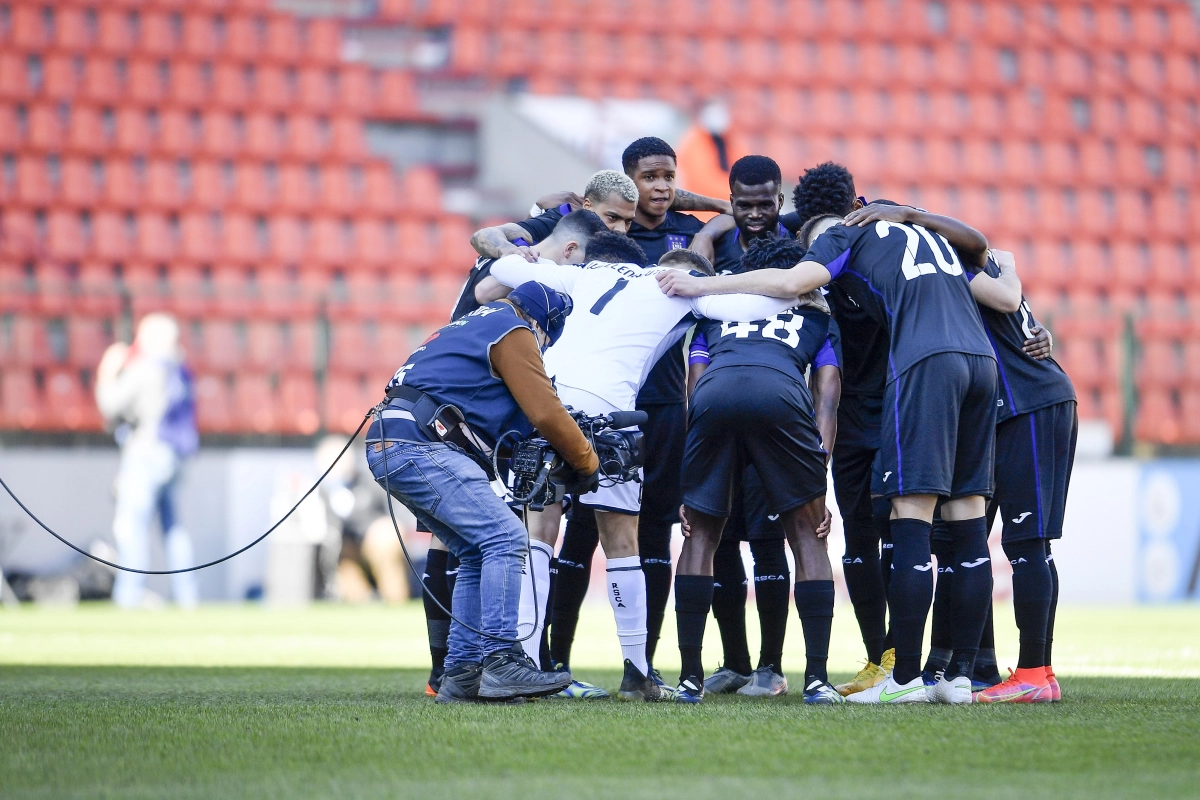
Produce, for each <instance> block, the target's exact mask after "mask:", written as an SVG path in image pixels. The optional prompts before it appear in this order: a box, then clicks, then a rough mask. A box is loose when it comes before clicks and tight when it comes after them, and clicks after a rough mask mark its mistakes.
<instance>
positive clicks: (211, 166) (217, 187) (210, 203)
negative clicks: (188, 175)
mask: <svg viewBox="0 0 1200 800" xmlns="http://www.w3.org/2000/svg"><path fill="white" fill-rule="evenodd" d="M227 195H228V191H227V186H226V181H225V179H224V178H223V177H222V175H221V167H220V166H219V165H218V164H217V163H216V162H213V161H195V162H192V203H194V204H195V205H198V206H201V207H203V208H219V207H221V206H223V205H224V204H225V203H226V202H227V201H228V196H227Z"/></svg>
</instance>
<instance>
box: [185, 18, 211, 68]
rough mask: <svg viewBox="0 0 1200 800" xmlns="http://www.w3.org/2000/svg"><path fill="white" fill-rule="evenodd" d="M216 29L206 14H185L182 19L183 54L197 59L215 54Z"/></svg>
mask: <svg viewBox="0 0 1200 800" xmlns="http://www.w3.org/2000/svg"><path fill="white" fill-rule="evenodd" d="M217 51H218V46H217V36H216V27H215V25H214V23H213V18H212V17H211V16H209V15H208V14H187V15H185V16H184V18H183V52H185V53H187V54H188V55H190V56H195V57H197V58H207V57H210V56H213V55H215V54H216V53H217Z"/></svg>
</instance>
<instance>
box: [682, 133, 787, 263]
mask: <svg viewBox="0 0 1200 800" xmlns="http://www.w3.org/2000/svg"><path fill="white" fill-rule="evenodd" d="M782 188H783V173H782V172H780V170H779V165H778V164H776V163H775V161H773V160H772V159H770V158H767V157H766V156H743V157H742V158H739V159H738V160H737V161H735V162H734V163H733V166H732V167H731V168H730V170H729V205H730V207H731V208H732V209H733V213H732V214H722V215H720V216H717V217H713V218H712V219H711V220H709V221H708V223H707V224H706V225H705V226H704V228H702V229H701V230H700V232H699V233H697V234H696V235H695V237H694V238H693V239H692V243H691V244H690V245H689V249H691V250H695V251H696V252H697V253H699V254H700V255H702V256H704V257H705V258H707V259H709V260H710V261H712V265H713V269H715V270H716V271H717V273H718V274H722V273H726V272H737V271H739V265H740V264H741V261H742V256H743V255H745V253H746V251H747V250H749V249H750V245H751V244H752V243H753V242H754V241H756V240H758V239H772V238H779V237H787V238H789V239H790V238H791V233H790V232H789V231H788V230H787V229H786V228H784V227H783V225H781V224H780V222H779V212H780V211H781V210H782V209H783V192H782Z"/></svg>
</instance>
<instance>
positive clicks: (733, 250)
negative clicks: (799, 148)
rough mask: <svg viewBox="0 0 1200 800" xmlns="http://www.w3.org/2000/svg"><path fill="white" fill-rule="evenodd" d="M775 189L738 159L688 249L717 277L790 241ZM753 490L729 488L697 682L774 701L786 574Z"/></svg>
mask: <svg viewBox="0 0 1200 800" xmlns="http://www.w3.org/2000/svg"><path fill="white" fill-rule="evenodd" d="M782 185H783V175H782V173H781V172H780V170H779V165H778V164H776V163H775V161H773V160H772V159H770V158H768V157H766V156H760V155H750V156H745V157H743V158H740V159H738V160H737V161H736V162H734V164H733V167H732V168H731V169H730V172H729V203H730V206H731V207H732V209H733V214H732V215H728V214H723V215H721V216H718V217H715V218H713V219H712V220H710V221H709V222H708V224H706V225H705V226H704V228H703V229H702V230H701V231H700V233H698V234H696V236H695V237H694V238H693V239H692V243H691V245H690V246H689V248H688V249H690V250H693V251H695V252H698V253H700V254H701V255H703V256H705V257H706V258H709V259H713V267H714V269H716V271H717V272H718V273H737V272H741V271H742V265H743V260H744V256H745V255H746V253H747V250H748V248H749V247H750V246H751V245H752V244H754V243H757V242H764V241H769V240H772V239H776V238H783V239H787V240H791V238H792V236H791V234H790V233H789V232H788V231H787V230H785V229H784V228H783V227H782V226H781V225H780V224H779V212H780V210H781V209H782V207H783V193H782V191H781V188H782ZM714 240H715V241H714ZM701 343H703V337H697V338H696V339H693V342H692V350H691V355H690V356H689V375H688V386H689V387H693V386H694V385H695V381H696V380H698V379H699V376H700V374H702V373H703V370H704V369H705V367H706V366H707V363H708V361H707V355H706V354H704V352H703V350H701V349H700V348H699V345H700V344H701ZM689 393H690V392H689ZM834 405H835V406H836V403H835V404H834ZM830 444H832V439H831V440H830ZM761 487H762V483H761V479H760V478H759V476H758V473H757V472H756V471H755V470H754V468H753V467H750V468H748V469H746V471H745V473H744V475H742V476H741V480H739V481H738V482H737V488H736V490H735V492H734V498H733V505H732V510H731V513H730V516H729V520H728V522H727V524H726V526H725V529H724V532H723V534H722V538H721V543H720V545H719V546H718V547H717V550H716V553H715V555H714V556H713V578H714V583H713V598H712V611H713V616H714V617H715V618H716V620H717V627H718V629H719V630H720V632H721V643H722V646H723V648H722V649H723V651H724V659H723V664H722V666H721V667H720V668H718V669H717V671H716V672H714V673H713V674H712V675H711V676H709V678H708V679H706V681H705V684H704V687H705V691H706V692H708V693H710V694H726V693H730V692H737V693H738V694H742V695H749V696H760V695H767V696H775V695H780V694H783V693H784V692H785V691H786V688H787V681H786V679H785V678H784V676H783V668H782V664H781V663H780V662H781V661H782V657H783V640H784V636H785V634H786V632H787V618H788V594H789V588H788V568H787V556H786V554H785V552H784V544H785V542H786V541H787V538H786V536H785V534H784V530H783V526H782V525H781V524H780V522H779V518H778V515H774V514H769V513H768V512H767V511H766V499H765V496H764V495H763V492H762V488H761ZM743 541H749V542H750V553H751V555H752V556H753V559H754V585H755V590H754V594H755V603H756V605H757V607H758V622H759V629H760V642H761V650H760V653H759V668H758V669H754V670H752V668H751V666H750V648H749V646H748V644H747V642H746V595H747V592H746V583H747V581H746V572H745V567H744V565H743V563H742V554H741V548H740V543H741V542H743Z"/></svg>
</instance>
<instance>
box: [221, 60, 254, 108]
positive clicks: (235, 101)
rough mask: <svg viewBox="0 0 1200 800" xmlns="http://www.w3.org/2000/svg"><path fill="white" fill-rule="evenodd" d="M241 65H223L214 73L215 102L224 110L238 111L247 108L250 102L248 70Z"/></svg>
mask: <svg viewBox="0 0 1200 800" xmlns="http://www.w3.org/2000/svg"><path fill="white" fill-rule="evenodd" d="M247 69H248V67H243V66H242V65H240V64H233V63H221V64H218V65H217V67H216V69H215V70H214V72H213V100H214V102H216V104H217V105H219V106H221V107H222V108H226V109H230V110H238V109H243V108H245V107H246V106H247V105H248V104H249V102H250V100H251V96H250V87H249V86H248V85H247V82H246V70H247Z"/></svg>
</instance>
